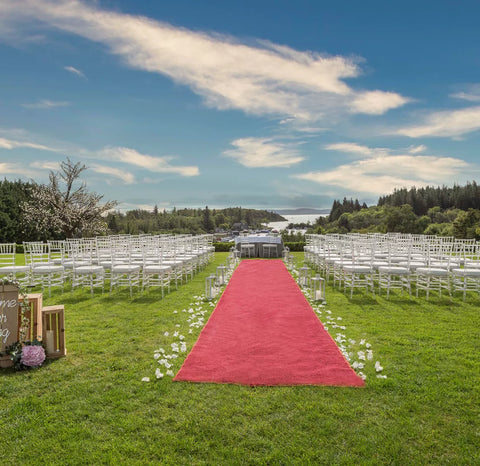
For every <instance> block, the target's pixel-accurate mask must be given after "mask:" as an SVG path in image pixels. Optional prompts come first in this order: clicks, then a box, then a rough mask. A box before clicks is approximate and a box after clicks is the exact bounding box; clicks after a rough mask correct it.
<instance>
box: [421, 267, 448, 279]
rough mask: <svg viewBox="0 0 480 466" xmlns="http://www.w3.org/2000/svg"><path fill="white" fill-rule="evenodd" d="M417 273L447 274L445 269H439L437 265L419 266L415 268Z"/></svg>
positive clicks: (444, 275) (442, 275)
mask: <svg viewBox="0 0 480 466" xmlns="http://www.w3.org/2000/svg"><path fill="white" fill-rule="evenodd" d="M417 274H418V275H435V276H437V277H446V276H448V275H449V271H448V270H447V269H441V268H439V267H419V268H418V269H417Z"/></svg>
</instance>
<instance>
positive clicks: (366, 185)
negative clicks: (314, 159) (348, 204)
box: [294, 145, 473, 195]
mask: <svg viewBox="0 0 480 466" xmlns="http://www.w3.org/2000/svg"><path fill="white" fill-rule="evenodd" d="M337 146H339V145H337ZM359 147H364V146H359ZM338 149H339V148H337V150H338ZM346 149H348V147H346ZM366 149H368V148H365V150H364V152H365V155H367V156H368V158H364V159H362V160H358V161H355V162H353V163H351V164H345V165H340V166H338V167H336V168H334V169H333V170H329V171H311V172H307V173H302V174H299V175H294V178H297V179H301V180H308V181H312V182H315V183H320V184H326V185H333V186H339V187H341V188H343V189H348V190H351V191H354V192H355V191H358V192H364V193H370V194H375V195H380V194H385V193H388V192H392V191H393V190H394V189H395V188H403V187H411V186H417V187H420V186H427V185H441V184H451V183H452V180H455V179H456V178H458V177H465V175H467V174H468V173H469V172H470V170H471V169H472V168H473V167H472V166H471V165H470V164H468V163H467V162H465V161H464V160H461V159H457V158H453V157H438V156H433V155H410V154H408V155H404V154H399V155H394V154H391V153H389V152H390V151H389V150H388V149H370V151H371V152H370V153H368V151H367V150H366ZM347 152H348V150H347ZM372 154H373V155H372Z"/></svg>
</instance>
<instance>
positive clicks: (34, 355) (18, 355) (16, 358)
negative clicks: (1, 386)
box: [0, 279, 46, 370]
mask: <svg viewBox="0 0 480 466" xmlns="http://www.w3.org/2000/svg"><path fill="white" fill-rule="evenodd" d="M0 287H1V289H2V290H4V289H5V287H15V288H16V289H18V294H19V295H22V296H23V301H22V302H21V303H20V319H19V321H20V328H19V329H18V335H19V340H18V341H16V342H14V343H12V344H10V345H8V346H6V347H4V350H3V352H0V356H10V359H11V361H12V363H13V367H14V368H15V369H17V370H18V369H29V368H33V367H40V366H41V365H42V364H43V362H44V361H45V357H46V354H45V349H44V347H43V345H42V343H41V341H39V340H37V339H34V340H32V341H30V340H27V339H26V336H27V329H28V326H29V323H30V322H29V319H28V318H27V316H26V314H27V310H29V307H30V304H29V302H28V299H27V293H26V291H25V290H24V289H23V287H22V285H21V284H20V283H19V282H17V281H13V280H8V279H0ZM14 303H15V301H14Z"/></svg>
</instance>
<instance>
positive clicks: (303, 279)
mask: <svg viewBox="0 0 480 466" xmlns="http://www.w3.org/2000/svg"><path fill="white" fill-rule="evenodd" d="M309 282H310V269H309V268H308V267H302V268H300V275H299V276H298V283H299V285H300V286H301V287H306V286H308V285H309Z"/></svg>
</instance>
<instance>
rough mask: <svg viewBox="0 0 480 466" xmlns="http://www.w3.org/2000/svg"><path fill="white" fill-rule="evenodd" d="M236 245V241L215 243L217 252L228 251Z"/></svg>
mask: <svg viewBox="0 0 480 466" xmlns="http://www.w3.org/2000/svg"><path fill="white" fill-rule="evenodd" d="M234 245H235V243H213V246H214V247H215V252H228V251H230V248H232V246H234Z"/></svg>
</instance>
